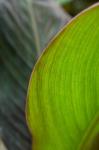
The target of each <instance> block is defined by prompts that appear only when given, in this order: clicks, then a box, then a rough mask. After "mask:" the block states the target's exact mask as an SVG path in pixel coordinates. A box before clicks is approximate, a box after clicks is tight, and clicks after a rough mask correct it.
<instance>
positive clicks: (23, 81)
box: [0, 0, 70, 150]
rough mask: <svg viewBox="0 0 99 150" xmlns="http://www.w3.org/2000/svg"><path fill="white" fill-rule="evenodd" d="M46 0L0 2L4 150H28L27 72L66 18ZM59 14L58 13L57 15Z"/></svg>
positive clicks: (0, 113)
mask: <svg viewBox="0 0 99 150" xmlns="http://www.w3.org/2000/svg"><path fill="white" fill-rule="evenodd" d="M55 6H56V7H55V8H57V9H55V8H54V7H53V6H52V5H51V2H50V1H49V0H46V1H45V0H35V1H34V0H3V1H0V137H1V138H2V140H3V141H4V143H5V145H7V149H8V150H30V149H31V136H30V134H29V132H28V130H27V126H26V121H25V120H26V119H25V99H26V93H27V85H28V80H29V76H30V73H31V70H32V68H33V66H34V64H35V62H36V60H37V58H38V56H39V55H40V53H41V52H42V48H43V47H44V46H45V45H46V44H47V42H48V41H49V40H50V38H52V37H53V35H54V34H56V33H57V31H58V30H59V29H60V28H61V27H62V26H63V24H64V23H67V22H68V20H69V19H70V17H69V16H68V15H66V14H65V13H64V12H63V11H62V9H61V8H60V7H59V6H57V5H55ZM57 12H58V13H59V14H58V13H57Z"/></svg>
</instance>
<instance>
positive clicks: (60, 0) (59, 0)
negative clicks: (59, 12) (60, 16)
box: [55, 0, 72, 4]
mask: <svg viewBox="0 0 99 150" xmlns="http://www.w3.org/2000/svg"><path fill="white" fill-rule="evenodd" d="M55 1H57V2H58V3H59V4H64V3H65V4H66V3H69V2H71V1H72V0H55Z"/></svg>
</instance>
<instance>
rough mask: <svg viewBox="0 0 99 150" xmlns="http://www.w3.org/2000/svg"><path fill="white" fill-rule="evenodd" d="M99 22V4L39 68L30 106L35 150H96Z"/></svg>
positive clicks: (71, 28)
mask: <svg viewBox="0 0 99 150" xmlns="http://www.w3.org/2000/svg"><path fill="white" fill-rule="evenodd" d="M98 18H99V3H98V4H97V5H95V6H94V7H92V8H90V9H88V10H86V11H84V12H82V13H81V14H80V15H78V16H77V17H76V18H75V19H73V20H72V21H71V22H70V24H68V25H67V26H66V27H64V29H63V31H62V32H61V33H60V34H59V35H58V36H57V37H56V38H55V39H54V40H53V41H52V43H51V44H50V45H49V46H48V47H47V49H46V50H45V51H44V53H43V55H42V57H41V58H40V60H39V61H38V63H37V64H36V66H35V68H34V71H33V73H32V77H31V80H30V85H29V91H28V102H27V118H28V124H29V127H30V130H31V133H32V135H33V138H34V140H33V141H34V144H33V150H46V149H48V150H55V149H57V150H77V149H79V150H91V149H90V147H91V146H92V141H93V142H95V141H96V140H94V139H97V138H98V140H99V92H98V91H99V41H98V39H99V19H98ZM94 144H95V143H94ZM94 144H93V145H94ZM97 145H98V147H99V142H98V143H97ZM93 149H95V150H97V147H94V148H93Z"/></svg>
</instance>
